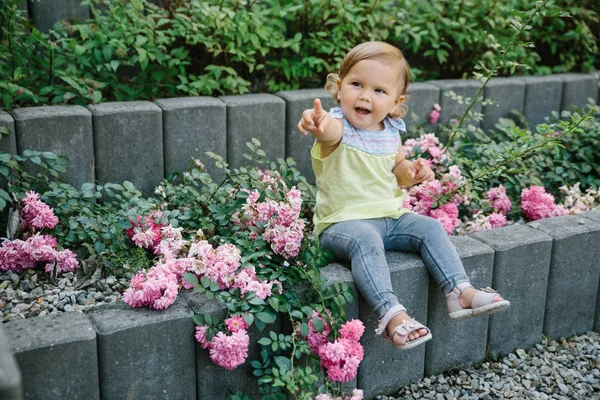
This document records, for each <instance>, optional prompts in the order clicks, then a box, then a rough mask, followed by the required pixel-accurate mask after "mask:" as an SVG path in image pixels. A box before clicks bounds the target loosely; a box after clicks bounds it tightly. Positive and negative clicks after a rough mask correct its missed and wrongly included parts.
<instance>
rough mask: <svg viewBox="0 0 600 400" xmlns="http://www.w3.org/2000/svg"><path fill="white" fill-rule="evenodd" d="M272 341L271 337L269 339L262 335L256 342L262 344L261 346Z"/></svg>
mask: <svg viewBox="0 0 600 400" xmlns="http://www.w3.org/2000/svg"><path fill="white" fill-rule="evenodd" d="M272 342H273V341H272V340H271V339H269V338H268V337H262V338H260V340H259V341H258V344H262V345H263V346H268V345H270V344H271V343H272Z"/></svg>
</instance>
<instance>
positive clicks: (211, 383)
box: [181, 290, 280, 400]
mask: <svg viewBox="0 0 600 400" xmlns="http://www.w3.org/2000/svg"><path fill="white" fill-rule="evenodd" d="M181 298H182V299H183V300H184V301H185V302H186V304H187V305H188V306H189V307H190V309H191V310H193V311H194V313H195V314H200V315H203V314H209V315H211V316H215V317H218V318H219V320H223V319H224V318H225V317H226V316H227V307H226V306H225V304H222V303H220V302H218V301H216V300H207V299H206V298H205V297H204V296H203V295H201V294H199V293H197V292H194V291H193V290H185V291H182V292H181ZM279 326H280V321H279V320H277V321H276V322H275V324H273V325H269V326H268V327H267V328H266V329H269V330H274V331H276V332H278V331H279ZM194 327H195V324H194ZM194 329H195V328H194ZM194 332H195V331H194ZM248 336H249V337H250V345H249V348H248V358H247V359H246V362H244V363H243V364H242V365H240V366H239V367H237V368H236V369H234V370H232V371H227V370H226V369H224V368H222V367H220V366H218V365H217V364H215V363H214V362H213V361H212V360H211V359H210V355H209V350H207V349H203V348H202V347H201V346H200V344H199V343H195V344H194V346H195V351H196V378H195V382H196V389H197V392H198V399H201V400H205V399H206V400H208V399H221V398H223V399H225V398H228V397H227V395H228V394H229V393H230V392H231V393H235V392H236V391H238V390H241V391H243V392H244V393H245V394H247V395H249V396H250V397H251V398H258V397H259V396H260V394H259V389H258V381H257V378H256V377H255V376H253V375H252V371H253V368H252V365H250V362H251V361H252V360H255V359H260V345H259V344H258V343H257V341H258V339H259V337H260V336H261V335H260V334H259V331H258V330H257V328H256V326H254V325H253V326H251V327H250V329H249V330H248Z"/></svg>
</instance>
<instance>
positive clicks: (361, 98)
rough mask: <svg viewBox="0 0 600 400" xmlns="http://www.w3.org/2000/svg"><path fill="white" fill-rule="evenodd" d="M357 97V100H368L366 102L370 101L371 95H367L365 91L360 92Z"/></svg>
mask: <svg viewBox="0 0 600 400" xmlns="http://www.w3.org/2000/svg"><path fill="white" fill-rule="evenodd" d="M358 99H359V100H363V101H368V102H370V101H371V96H369V94H368V93H366V92H362V93H361V94H360V96H359V97H358Z"/></svg>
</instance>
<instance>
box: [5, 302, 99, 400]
mask: <svg viewBox="0 0 600 400" xmlns="http://www.w3.org/2000/svg"><path fill="white" fill-rule="evenodd" d="M4 332H5V333H6V336H7V337H8V342H9V343H10V346H11V349H12V352H13V354H14V356H15V358H16V360H17V363H18V364H19V367H20V369H21V372H22V382H23V398H24V399H27V400H34V399H35V400H38V399H39V400H51V399H61V400H70V399H72V400H81V399H86V400H87V399H89V400H94V399H99V398H100V390H99V389H100V385H99V380H98V355H97V352H96V333H95V332H94V328H93V327H92V324H91V323H90V321H89V320H88V319H87V318H86V316H85V315H83V314H81V313H78V312H71V313H60V314H51V315H46V316H43V317H36V318H31V319H25V320H18V321H10V322H7V323H6V324H4Z"/></svg>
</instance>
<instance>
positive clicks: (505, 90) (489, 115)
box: [481, 78, 525, 132]
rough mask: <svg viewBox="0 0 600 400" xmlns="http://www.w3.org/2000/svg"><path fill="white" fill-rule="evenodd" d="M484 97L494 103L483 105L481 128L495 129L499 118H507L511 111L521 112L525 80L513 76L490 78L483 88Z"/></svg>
mask: <svg viewBox="0 0 600 400" xmlns="http://www.w3.org/2000/svg"><path fill="white" fill-rule="evenodd" d="M483 93H484V98H485V99H489V100H493V101H494V102H495V104H487V105H485V106H483V121H482V122H481V129H483V130H484V131H485V132H487V131H489V130H490V129H495V125H496V124H497V123H498V120H499V119H500V118H508V117H509V116H510V114H511V112H512V111H513V110H514V111H517V112H519V113H521V114H522V113H523V107H524V104H525V82H523V81H520V80H518V79H513V78H492V79H490V81H489V82H488V84H487V85H486V87H485V89H484V90H483Z"/></svg>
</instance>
